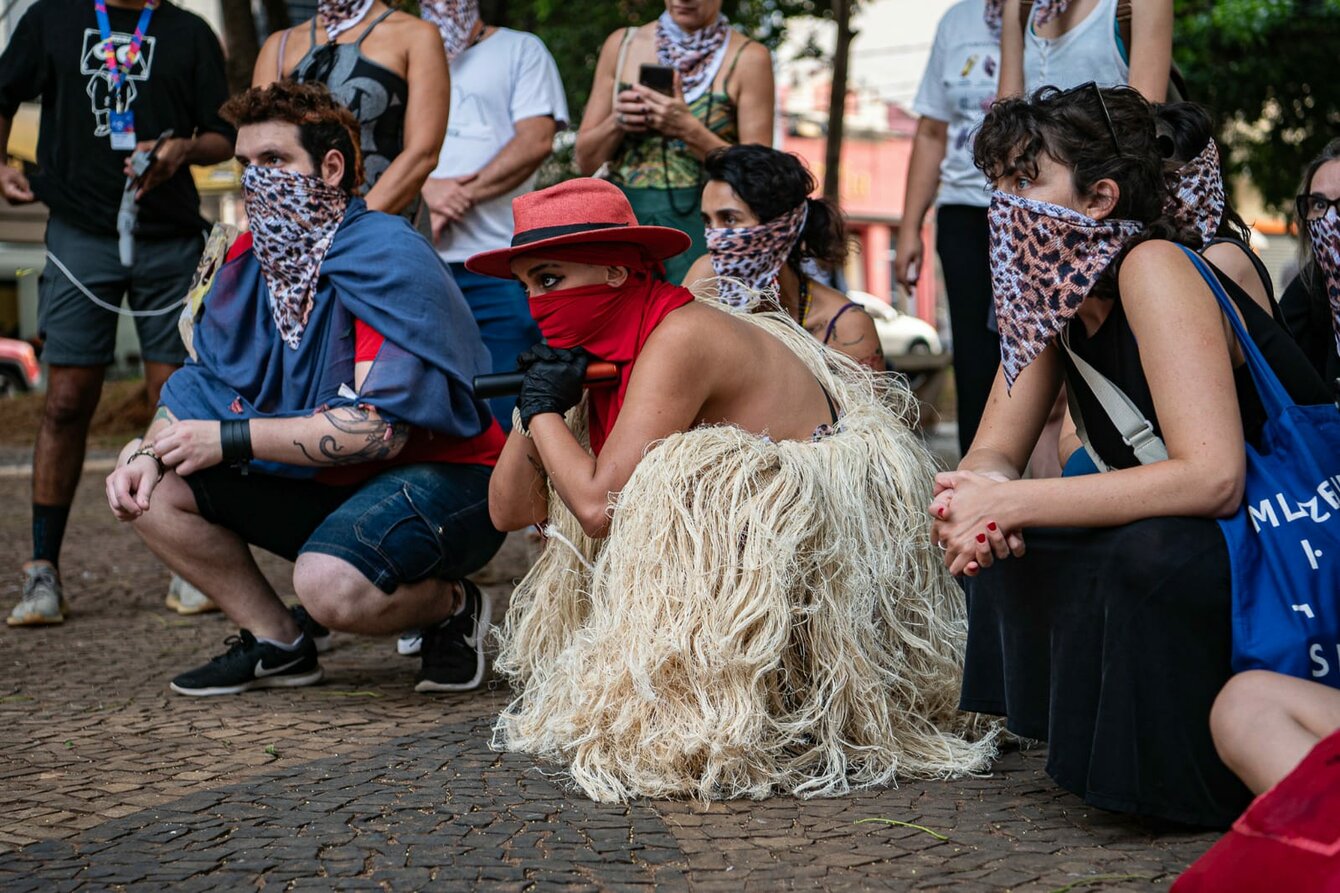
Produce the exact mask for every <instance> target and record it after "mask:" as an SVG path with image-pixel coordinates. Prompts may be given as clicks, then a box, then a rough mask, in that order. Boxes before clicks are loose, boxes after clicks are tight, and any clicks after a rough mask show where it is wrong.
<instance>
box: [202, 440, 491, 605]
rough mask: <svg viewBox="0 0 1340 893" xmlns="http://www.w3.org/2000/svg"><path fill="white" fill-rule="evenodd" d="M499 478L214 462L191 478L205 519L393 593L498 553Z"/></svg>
mask: <svg viewBox="0 0 1340 893" xmlns="http://www.w3.org/2000/svg"><path fill="white" fill-rule="evenodd" d="M491 472H492V469H491V468H489V467H488V466H485V465H454V464H449V463H436V462H435V463H424V464H420V465H405V466H401V467H396V468H390V469H387V470H386V471H383V472H381V473H380V474H378V475H377V476H376V477H373V478H370V479H369V480H367V481H365V482H364V483H362V484H359V485H355V486H331V485H327V484H322V483H319V482H317V481H312V480H297V479H293V478H282V477H277V476H274V475H266V474H255V473H253V474H242V473H241V472H240V471H238V470H237V469H235V468H231V467H227V468H226V467H217V466H216V467H214V468H210V469H206V470H204V471H200V472H196V473H195V474H192V475H189V476H187V477H186V478H185V480H186V482H187V483H188V484H189V485H190V487H191V491H192V492H193V493H194V494H195V499H196V505H197V507H198V508H199V510H200V515H201V517H203V518H204V519H205V520H206V521H209V522H210V523H213V524H218V525H220V526H223V527H226V528H228V529H229V530H232V531H233V532H235V533H236V534H237V535H238V536H240V537H242V538H243V539H244V540H246V541H247V542H248V543H251V544H252V545H255V546H260V547H261V548H262V549H265V550H267V551H269V552H273V553H275V554H276V555H279V556H280V557H282V558H287V559H289V560H290V561H293V560H296V559H297V557H298V556H299V555H301V554H303V553H304V552H319V553H321V554H323V555H332V556H334V557H336V558H341V559H343V560H344V561H347V562H348V563H350V564H352V565H353V566H354V567H356V568H358V570H359V571H360V572H361V573H362V574H363V576H365V577H367V579H368V580H370V581H371V582H372V583H373V584H375V585H376V586H377V588H378V589H380V590H382V591H383V592H387V593H391V592H394V591H395V590H396V588H397V587H398V586H400V585H401V584H402V583H417V582H419V581H420V580H427V579H442V580H459V579H460V578H462V577H464V576H466V575H468V574H472V573H474V572H475V571H477V570H479V569H480V568H482V567H483V566H484V565H485V564H487V563H488V561H489V559H490V558H492V557H493V556H494V554H495V553H496V552H497V551H498V549H499V547H501V546H502V542H503V538H504V534H502V533H500V532H498V531H497V530H496V529H494V527H493V523H492V522H491V521H490V520H489V475H490V473H491Z"/></svg>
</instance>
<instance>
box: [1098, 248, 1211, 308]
mask: <svg viewBox="0 0 1340 893" xmlns="http://www.w3.org/2000/svg"><path fill="white" fill-rule="evenodd" d="M1188 274H1189V275H1191V276H1196V271H1195V267H1193V266H1192V263H1191V260H1190V259H1189V258H1188V257H1187V256H1186V255H1185V254H1184V253H1183V252H1182V247H1181V246H1180V245H1178V244H1177V243H1176V242H1169V241H1168V240H1166V239H1150V240H1149V241H1148V242H1141V243H1140V244H1139V245H1136V246H1135V247H1134V248H1132V249H1131V250H1130V251H1129V252H1127V253H1126V257H1125V258H1123V259H1122V262H1121V270H1120V272H1119V273H1118V276H1117V279H1118V282H1119V283H1120V285H1121V299H1122V302H1123V303H1126V302H1128V301H1129V300H1130V299H1131V298H1135V299H1136V300H1140V298H1141V296H1142V295H1144V294H1146V293H1148V292H1150V291H1160V290H1161V289H1159V286H1160V283H1162V284H1163V285H1164V286H1166V285H1167V284H1168V283H1167V282H1166V277H1169V276H1173V277H1180V276H1186V275H1188ZM1196 278H1199V277H1198V276H1197V277H1196ZM1163 293H1164V294H1166V291H1163Z"/></svg>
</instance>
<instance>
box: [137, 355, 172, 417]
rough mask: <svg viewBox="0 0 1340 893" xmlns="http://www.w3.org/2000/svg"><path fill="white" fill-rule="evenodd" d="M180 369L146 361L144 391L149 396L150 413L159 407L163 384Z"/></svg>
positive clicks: (168, 364) (169, 364)
mask: <svg viewBox="0 0 1340 893" xmlns="http://www.w3.org/2000/svg"><path fill="white" fill-rule="evenodd" d="M180 368H181V367H180V366H174V365H172V364H171V363H151V362H149V361H148V360H145V361H144V389H145V391H147V392H148V395H149V411H150V412H153V411H154V409H156V408H157V407H158V397H159V395H160V394H161V393H162V392H163V383H164V382H166V381H167V380H168V376H170V375H171V374H172V373H173V372H176V371H177V370H178V369H180Z"/></svg>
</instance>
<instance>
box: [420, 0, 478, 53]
mask: <svg viewBox="0 0 1340 893" xmlns="http://www.w3.org/2000/svg"><path fill="white" fill-rule="evenodd" d="M419 15H420V16H421V17H422V18H423V20H424V21H425V22H431V23H432V24H434V25H436V26H437V31H438V33H439V34H441V35H442V48H443V49H445V50H446V51H447V61H448V62H451V61H452V60H453V59H455V58H456V57H457V56H459V55H460V54H461V53H462V52H464V51H465V49H466V48H467V45H468V44H469V42H470V35H471V34H473V33H474V30H475V23H476V22H478V21H479V0H421V2H420V3H419Z"/></svg>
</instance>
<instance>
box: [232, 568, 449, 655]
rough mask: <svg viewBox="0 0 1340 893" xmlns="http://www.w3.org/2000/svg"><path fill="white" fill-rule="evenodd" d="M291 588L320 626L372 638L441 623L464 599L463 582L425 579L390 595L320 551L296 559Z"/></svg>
mask: <svg viewBox="0 0 1340 893" xmlns="http://www.w3.org/2000/svg"><path fill="white" fill-rule="evenodd" d="M293 588H294V590H295V591H296V592H297V593H298V600H299V601H300V602H302V604H303V607H305V608H306V609H307V610H308V611H309V612H310V613H311V615H312V617H314V618H315V619H316V621H317V622H318V623H322V624H324V625H326V626H328V627H330V628H331V629H338V630H342V631H344V632H351V633H363V634H364V635H370V636H382V635H395V634H397V633H401V632H404V631H405V630H407V629H418V628H422V627H426V626H432V625H434V624H436V623H440V622H442V621H443V620H446V619H447V618H448V617H450V616H451V615H452V613H453V612H454V611H455V610H456V608H457V606H458V605H459V604H460V601H459V600H460V598H461V597H462V594H463V593H462V590H461V586H460V584H459V583H455V582H452V581H449V580H421V581H419V582H418V583H409V584H406V585H403V586H401V587H399V588H398V589H396V591H395V594H394V595H387V594H386V593H385V592H382V591H381V590H380V589H378V588H377V587H376V586H374V585H373V584H372V582H371V581H370V580H368V578H367V577H365V576H363V573H362V571H360V570H359V569H358V568H356V567H354V566H353V565H352V564H350V563H349V562H347V561H345V560H344V559H342V558H336V557H335V556H333V555H324V554H321V553H319V552H305V553H303V554H302V555H299V556H298V563H297V565H296V566H295V567H294V568H293ZM224 610H227V608H224Z"/></svg>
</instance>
